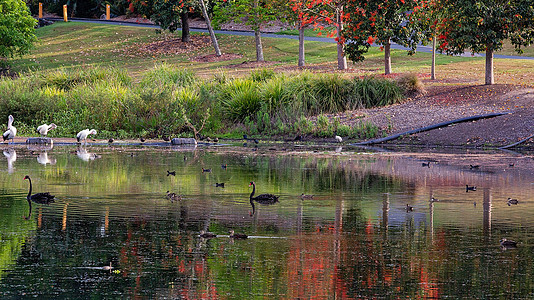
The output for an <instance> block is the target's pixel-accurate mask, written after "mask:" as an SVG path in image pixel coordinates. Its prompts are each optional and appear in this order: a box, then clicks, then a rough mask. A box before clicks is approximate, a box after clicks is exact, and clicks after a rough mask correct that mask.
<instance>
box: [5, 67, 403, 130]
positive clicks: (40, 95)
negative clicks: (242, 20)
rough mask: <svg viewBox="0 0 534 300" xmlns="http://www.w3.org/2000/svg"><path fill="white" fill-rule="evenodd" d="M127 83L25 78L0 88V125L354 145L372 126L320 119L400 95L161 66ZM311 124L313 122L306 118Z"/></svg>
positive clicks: (392, 85)
mask: <svg viewBox="0 0 534 300" xmlns="http://www.w3.org/2000/svg"><path fill="white" fill-rule="evenodd" d="M138 79H139V80H138V81H134V80H133V77H131V76H130V75H129V74H128V72H127V71H126V70H125V69H116V68H79V69H58V70H55V71H48V72H31V73H27V74H25V75H22V76H21V77H20V78H18V79H7V78H5V79H3V80H1V81H0V120H3V119H6V120H7V116H8V115H9V114H12V115H13V116H14V117H15V120H16V121H15V126H16V127H17V128H18V129H19V132H20V134H22V135H35V133H34V128H36V127H37V126H38V125H40V124H43V123H50V122H54V123H56V124H57V125H58V129H57V130H54V131H52V132H51V133H50V134H51V135H52V136H58V137H59V136H62V137H72V136H74V135H75V134H76V132H78V131H79V130H81V129H84V128H95V129H97V130H99V132H100V133H99V137H102V138H104V137H115V138H133V137H147V138H155V137H163V136H173V137H176V136H194V135H195V134H197V133H200V134H202V135H211V136H214V135H216V136H241V135H242V134H243V133H247V134H253V135H263V136H273V135H294V134H303V135H311V136H333V135H334V133H336V132H337V133H338V134H340V135H343V136H346V137H351V138H356V139H357V138H360V137H369V135H371V136H376V135H379V134H380V131H379V130H378V128H374V127H373V125H371V124H363V123H356V124H355V125H354V126H353V127H349V126H347V125H341V124H340V122H339V121H338V120H337V119H334V120H331V119H329V118H327V117H326V116H325V114H331V113H339V112H343V111H345V110H351V109H356V108H362V107H375V106H382V105H389V104H392V103H395V102H398V101H400V100H401V99H403V92H404V90H403V87H402V86H401V85H399V84H398V83H397V82H396V81H392V80H389V79H383V78H373V77H364V78H359V77H355V78H344V77H342V76H341V75H339V74H313V73H310V72H299V73H289V74H284V73H275V72H274V71H272V70H267V69H259V70H255V71H252V72H251V73H250V75H249V76H246V77H240V78H229V77H227V76H224V75H219V76H214V77H213V78H211V79H201V78H199V77H198V76H196V75H195V74H194V73H193V72H192V71H190V70H187V69H183V68H178V67H175V66H171V65H168V64H162V65H159V66H157V67H155V68H153V69H151V70H148V71H146V72H143V73H142V74H140V75H139V77H138ZM312 116H318V117H317V118H316V120H315V121H314V122H312V121H310V117H312Z"/></svg>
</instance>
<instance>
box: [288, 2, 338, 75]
mask: <svg viewBox="0 0 534 300" xmlns="http://www.w3.org/2000/svg"><path fill="white" fill-rule="evenodd" d="M290 1H291V7H292V9H293V11H294V13H295V14H296V18H297V20H298V27H299V66H300V60H301V55H300V53H301V52H302V60H304V28H305V27H306V26H308V25H313V26H314V27H315V28H319V29H324V28H323V26H322V25H319V23H321V22H324V23H328V24H334V26H335V27H336V29H335V30H334V31H333V32H331V33H330V34H329V35H331V36H334V35H336V41H337V65H338V69H339V70H345V69H346V68H347V59H346V57H345V51H344V47H343V44H344V41H345V40H344V39H343V37H342V36H341V32H342V31H343V24H344V20H345V19H346V16H345V14H344V9H343V8H344V6H345V4H346V2H347V0H290Z"/></svg>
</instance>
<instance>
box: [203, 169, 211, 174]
mask: <svg viewBox="0 0 534 300" xmlns="http://www.w3.org/2000/svg"><path fill="white" fill-rule="evenodd" d="M202 173H211V169H204V168H202Z"/></svg>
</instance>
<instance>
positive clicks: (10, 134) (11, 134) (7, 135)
mask: <svg viewBox="0 0 534 300" xmlns="http://www.w3.org/2000/svg"><path fill="white" fill-rule="evenodd" d="M14 120H15V119H14V118H13V116H12V115H9V117H8V118H7V130H6V132H4V134H3V135H2V137H3V138H4V142H5V141H6V140H7V141H8V142H9V140H11V142H12V143H15V136H17V128H15V127H14V126H13V121H14Z"/></svg>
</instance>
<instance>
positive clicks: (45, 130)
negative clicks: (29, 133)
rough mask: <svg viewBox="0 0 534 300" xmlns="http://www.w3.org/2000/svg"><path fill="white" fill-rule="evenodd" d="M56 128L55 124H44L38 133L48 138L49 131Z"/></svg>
mask: <svg viewBox="0 0 534 300" xmlns="http://www.w3.org/2000/svg"><path fill="white" fill-rule="evenodd" d="M55 128H57V125H56V124H54V123H50V125H47V124H43V125H41V126H39V127H37V133H38V134H40V135H42V136H46V135H47V134H48V131H50V130H52V129H55Z"/></svg>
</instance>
